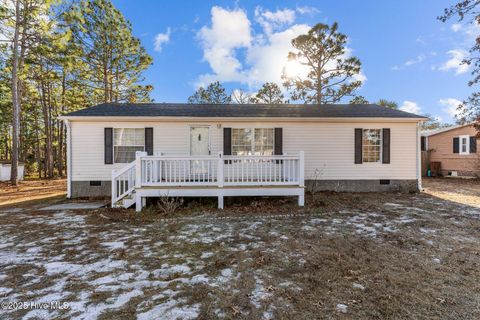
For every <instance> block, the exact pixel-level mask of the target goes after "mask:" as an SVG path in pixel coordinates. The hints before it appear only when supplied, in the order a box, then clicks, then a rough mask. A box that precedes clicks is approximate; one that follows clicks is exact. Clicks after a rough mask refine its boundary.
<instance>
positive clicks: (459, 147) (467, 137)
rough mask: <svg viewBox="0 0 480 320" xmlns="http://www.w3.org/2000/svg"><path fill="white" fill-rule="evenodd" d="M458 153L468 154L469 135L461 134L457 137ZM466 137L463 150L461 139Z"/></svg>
mask: <svg viewBox="0 0 480 320" xmlns="http://www.w3.org/2000/svg"><path fill="white" fill-rule="evenodd" d="M458 138H459V139H458V140H459V141H458V154H461V155H469V154H470V136H469V135H461V136H459V137H458ZM463 139H466V140H467V143H466V144H465V150H466V151H465V152H463V151H462V145H463V144H462V140H463Z"/></svg>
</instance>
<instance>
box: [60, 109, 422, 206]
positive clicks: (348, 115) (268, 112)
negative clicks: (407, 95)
mask: <svg viewBox="0 0 480 320" xmlns="http://www.w3.org/2000/svg"><path fill="white" fill-rule="evenodd" d="M62 119H63V120H64V121H65V122H66V124H67V134H68V136H67V170H68V197H74V198H75V197H95V196H107V195H111V197H112V205H113V206H123V207H127V206H130V205H132V204H133V203H136V206H137V210H140V209H141V207H142V206H143V205H144V204H145V199H146V198H147V197H159V196H173V197H176V196H182V197H184V196H213V197H218V200H219V207H223V197H224V196H254V195H260V196H284V195H293V196H298V199H299V204H300V205H303V201H304V189H305V185H307V186H308V185H309V184H310V185H314V186H315V188H316V189H317V190H336V191H389V190H404V191H415V190H418V189H419V188H420V184H421V173H420V170H421V168H420V129H419V125H420V123H421V122H422V121H424V120H426V118H424V117H422V116H418V115H415V114H411V113H407V112H403V111H400V110H393V109H389V108H385V107H381V106H378V105H371V104H366V105H304V104H302V105H268V104H258V105H254V104H249V105H239V104H226V105H218V104H217V105H213V104H205V105H194V104H172V103H146V104H120V103H105V104H100V105H97V106H94V107H90V108H86V109H83V110H79V111H75V112H72V113H69V114H67V115H65V116H62Z"/></svg>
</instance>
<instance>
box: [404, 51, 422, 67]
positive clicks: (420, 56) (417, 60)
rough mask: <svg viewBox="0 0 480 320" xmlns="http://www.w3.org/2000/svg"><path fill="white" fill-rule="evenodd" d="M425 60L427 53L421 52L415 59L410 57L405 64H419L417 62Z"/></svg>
mask: <svg viewBox="0 0 480 320" xmlns="http://www.w3.org/2000/svg"><path fill="white" fill-rule="evenodd" d="M423 60H425V55H424V54H420V55H418V56H417V57H416V58H414V59H410V60H407V61H405V66H407V67H408V66H412V65H414V64H417V63H420V62H422V61H423Z"/></svg>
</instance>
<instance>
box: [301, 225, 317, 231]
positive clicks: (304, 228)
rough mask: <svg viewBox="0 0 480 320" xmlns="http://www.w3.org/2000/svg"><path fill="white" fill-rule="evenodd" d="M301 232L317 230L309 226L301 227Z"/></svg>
mask: <svg viewBox="0 0 480 320" xmlns="http://www.w3.org/2000/svg"><path fill="white" fill-rule="evenodd" d="M302 230H303V231H315V230H317V229H315V228H314V227H311V226H303V227H302Z"/></svg>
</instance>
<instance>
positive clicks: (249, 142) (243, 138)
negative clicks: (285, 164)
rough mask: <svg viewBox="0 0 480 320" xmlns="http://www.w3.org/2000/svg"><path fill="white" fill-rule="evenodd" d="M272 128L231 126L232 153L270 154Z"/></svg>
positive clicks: (272, 147)
mask: <svg viewBox="0 0 480 320" xmlns="http://www.w3.org/2000/svg"><path fill="white" fill-rule="evenodd" d="M274 135H275V133H274V128H255V129H253V128H232V155H234V156H248V155H256V156H271V155H273V149H274V145H275V143H274Z"/></svg>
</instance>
